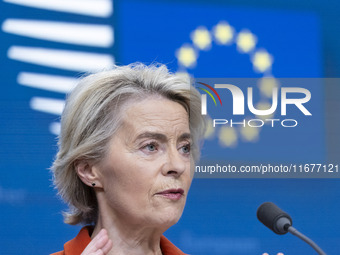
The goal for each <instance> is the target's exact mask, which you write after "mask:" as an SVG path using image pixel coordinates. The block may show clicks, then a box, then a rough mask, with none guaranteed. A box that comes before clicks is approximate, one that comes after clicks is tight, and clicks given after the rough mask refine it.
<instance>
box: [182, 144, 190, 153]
mask: <svg viewBox="0 0 340 255" xmlns="http://www.w3.org/2000/svg"><path fill="white" fill-rule="evenodd" d="M181 149H182V152H183V153H185V154H187V153H190V144H186V145H184V146H182V148H181Z"/></svg>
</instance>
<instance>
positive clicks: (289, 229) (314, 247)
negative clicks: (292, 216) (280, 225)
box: [288, 226, 327, 255]
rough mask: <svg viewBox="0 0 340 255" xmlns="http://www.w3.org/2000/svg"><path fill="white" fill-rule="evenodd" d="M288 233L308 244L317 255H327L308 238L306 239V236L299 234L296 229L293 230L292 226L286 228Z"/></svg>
mask: <svg viewBox="0 0 340 255" xmlns="http://www.w3.org/2000/svg"><path fill="white" fill-rule="evenodd" d="M288 232H289V233H291V234H293V235H295V236H297V237H298V238H300V239H301V240H303V241H305V242H306V243H308V244H309V245H310V246H312V248H313V249H314V250H315V251H316V252H317V253H318V254H319V255H327V254H326V253H325V252H324V251H323V250H321V248H320V247H319V246H318V245H317V244H316V243H314V242H313V241H312V240H311V239H310V238H308V237H307V236H305V235H304V234H302V233H300V232H299V231H298V230H297V229H296V228H294V227H293V226H290V227H289V228H288Z"/></svg>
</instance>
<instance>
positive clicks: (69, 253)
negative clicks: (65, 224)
mask: <svg viewBox="0 0 340 255" xmlns="http://www.w3.org/2000/svg"><path fill="white" fill-rule="evenodd" d="M89 231H91V227H90V226H86V227H83V228H82V229H81V230H80V232H79V233H78V235H77V236H76V237H75V238H73V239H72V240H70V241H68V242H67V243H65V244H64V250H63V251H59V252H56V253H53V254H51V255H79V254H81V253H82V252H83V250H85V248H86V246H87V245H88V244H89V243H90V242H91V237H90V234H89Z"/></svg>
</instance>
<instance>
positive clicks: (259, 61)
mask: <svg viewBox="0 0 340 255" xmlns="http://www.w3.org/2000/svg"><path fill="white" fill-rule="evenodd" d="M252 62H253V66H254V69H255V71H258V72H261V73H263V72H265V71H267V70H269V69H270V68H271V67H272V64H273V56H272V55H270V54H269V53H268V52H267V51H265V50H258V51H256V52H255V54H254V55H253V57H252Z"/></svg>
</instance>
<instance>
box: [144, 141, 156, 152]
mask: <svg viewBox="0 0 340 255" xmlns="http://www.w3.org/2000/svg"><path fill="white" fill-rule="evenodd" d="M143 150H146V151H148V152H153V151H156V150H157V145H156V144H154V143H149V144H147V145H145V146H144V147H143Z"/></svg>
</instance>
